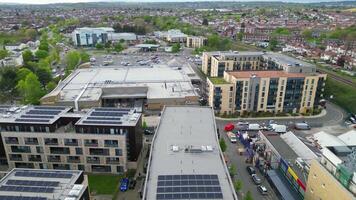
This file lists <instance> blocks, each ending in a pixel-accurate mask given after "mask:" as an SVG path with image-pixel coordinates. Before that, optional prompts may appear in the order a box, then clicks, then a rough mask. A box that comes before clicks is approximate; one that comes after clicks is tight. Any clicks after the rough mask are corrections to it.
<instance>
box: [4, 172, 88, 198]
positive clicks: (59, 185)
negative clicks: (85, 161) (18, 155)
mask: <svg viewBox="0 0 356 200" xmlns="http://www.w3.org/2000/svg"><path fill="white" fill-rule="evenodd" d="M0 199H2V200H50V199H62V200H89V199H90V197H89V191H88V183H87V180H86V178H85V177H84V173H83V172H82V171H78V170H65V171H64V170H47V169H13V170H11V171H10V172H8V173H7V174H6V175H5V177H3V178H2V179H1V180H0Z"/></svg>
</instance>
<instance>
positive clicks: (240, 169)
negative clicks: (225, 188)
mask: <svg viewBox="0 0 356 200" xmlns="http://www.w3.org/2000/svg"><path fill="white" fill-rule="evenodd" d="M218 127H219V130H221V131H220V135H221V136H222V137H223V138H224V139H225V142H226V144H227V149H226V152H225V153H227V155H228V157H229V163H228V164H229V165H231V164H234V165H235V166H236V169H237V175H236V176H235V180H237V179H238V180H241V181H242V190H241V192H240V193H239V199H242V198H243V195H245V194H246V193H247V191H251V194H252V197H253V199H254V200H275V199H278V198H277V196H276V194H275V193H274V191H273V190H272V188H271V186H270V185H269V183H268V181H267V180H266V178H264V177H263V176H262V174H261V173H260V172H259V171H258V170H256V172H257V175H258V176H259V177H260V178H261V180H262V185H264V186H265V187H266V188H267V191H268V194H267V195H264V196H263V195H261V194H260V193H259V192H258V190H257V185H255V183H254V182H253V180H252V178H251V176H250V175H249V174H248V172H247V170H246V167H247V166H251V164H246V163H245V160H246V157H245V156H241V155H239V154H238V153H237V148H238V147H243V146H242V144H241V143H239V142H238V143H236V144H233V143H231V142H229V140H228V138H227V136H226V134H225V132H223V131H222V130H223V128H224V127H223V125H222V124H220V126H218Z"/></svg>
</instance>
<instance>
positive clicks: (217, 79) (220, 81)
mask: <svg viewBox="0 0 356 200" xmlns="http://www.w3.org/2000/svg"><path fill="white" fill-rule="evenodd" d="M209 80H210V81H211V82H212V83H213V84H216V85H220V84H229V82H227V81H225V79H224V78H220V77H209Z"/></svg>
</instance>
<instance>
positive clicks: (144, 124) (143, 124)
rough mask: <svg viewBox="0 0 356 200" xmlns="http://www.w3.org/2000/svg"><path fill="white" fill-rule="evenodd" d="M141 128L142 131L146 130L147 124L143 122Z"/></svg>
mask: <svg viewBox="0 0 356 200" xmlns="http://www.w3.org/2000/svg"><path fill="white" fill-rule="evenodd" d="M142 128H143V129H146V128H147V122H146V121H145V120H143V123H142Z"/></svg>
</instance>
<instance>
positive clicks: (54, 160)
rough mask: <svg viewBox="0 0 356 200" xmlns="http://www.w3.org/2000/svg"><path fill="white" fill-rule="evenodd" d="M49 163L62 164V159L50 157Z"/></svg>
mask: <svg viewBox="0 0 356 200" xmlns="http://www.w3.org/2000/svg"><path fill="white" fill-rule="evenodd" d="M48 162H61V157H48Z"/></svg>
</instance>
